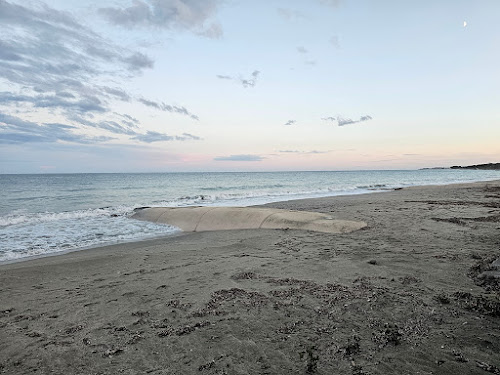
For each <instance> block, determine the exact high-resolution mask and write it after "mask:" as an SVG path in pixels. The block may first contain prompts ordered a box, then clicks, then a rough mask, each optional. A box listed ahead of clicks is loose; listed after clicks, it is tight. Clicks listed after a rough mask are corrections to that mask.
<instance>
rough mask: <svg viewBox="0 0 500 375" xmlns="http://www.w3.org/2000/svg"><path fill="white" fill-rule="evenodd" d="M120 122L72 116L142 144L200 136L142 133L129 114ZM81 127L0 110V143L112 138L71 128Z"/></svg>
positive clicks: (92, 141) (198, 138) (73, 119)
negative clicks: (14, 114)
mask: <svg viewBox="0 0 500 375" xmlns="http://www.w3.org/2000/svg"><path fill="white" fill-rule="evenodd" d="M120 116H121V117H122V118H125V119H124V120H122V122H121V123H118V122H116V121H109V120H108V121H100V122H93V121H90V120H87V119H85V118H83V117H79V116H78V115H74V116H73V118H72V121H73V122H74V123H77V124H80V125H83V126H84V127H86V128H96V129H101V130H106V131H108V132H110V133H114V134H118V135H123V134H125V135H129V136H130V139H132V140H136V141H139V142H144V143H152V142H161V141H197V140H200V139H201V138H200V137H197V136H195V135H192V134H189V133H183V134H181V135H174V136H170V135H167V134H163V133H158V132H153V131H147V132H146V134H142V133H140V132H138V131H136V129H137V125H136V124H135V122H136V121H137V120H136V119H134V118H133V117H131V116H128V115H120ZM78 130H81V128H79V127H77V126H73V125H66V124H59V123H41V124H39V123H35V122H32V121H26V120H23V119H21V118H19V117H16V116H11V115H6V114H2V113H0V143H3V144H20V143H54V142H67V143H78V144H91V143H102V142H107V141H110V140H113V139H116V138H114V137H108V136H88V135H85V134H81V133H76V132H75V131H78Z"/></svg>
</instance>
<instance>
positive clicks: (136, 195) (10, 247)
mask: <svg viewBox="0 0 500 375" xmlns="http://www.w3.org/2000/svg"><path fill="white" fill-rule="evenodd" d="M495 179H500V172H499V171H486V170H459V169H427V170H401V171H395V170H386V171H382V170H381V171H331V172H325V171H321V172H245V173H244V172H234V173H231V172H224V173H216V172H213V173H121V174H118V173H117V174H114V173H103V174H30V175H28V174H26V175H23V174H15V175H7V174H3V175H2V174H0V262H10V261H17V260H23V259H28V258H30V257H40V256H47V255H55V254H59V253H62V252H68V251H75V250H81V249H86V248H93V247H100V246H104V245H109V244H115V243H123V242H131V241H138V240H144V239H150V238H155V237H162V236H168V235H173V234H176V233H179V231H180V230H179V229H178V228H175V227H172V226H168V225H158V224H153V223H148V222H143V221H138V220H134V219H131V218H130V216H131V215H132V214H133V212H134V209H136V208H138V207H184V206H250V205H258V204H264V203H270V202H276V201H285V200H292V199H301V198H313V197H326V196H336V195H350V194H365V193H376V192H382V191H386V190H391V189H394V188H400V187H403V188H404V187H407V186H416V185H442V184H450V183H459V182H473V181H488V180H495Z"/></svg>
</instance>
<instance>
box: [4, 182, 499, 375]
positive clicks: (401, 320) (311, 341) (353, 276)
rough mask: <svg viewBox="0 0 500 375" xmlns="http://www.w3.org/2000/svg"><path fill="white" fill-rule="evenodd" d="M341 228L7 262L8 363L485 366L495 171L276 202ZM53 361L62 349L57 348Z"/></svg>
mask: <svg viewBox="0 0 500 375" xmlns="http://www.w3.org/2000/svg"><path fill="white" fill-rule="evenodd" d="M263 206H264V207H274V208H284V209H295V210H307V211H317V212H323V213H329V214H331V215H333V216H334V217H336V218H338V219H345V220H363V221H366V222H367V223H368V228H367V229H363V230H360V231H357V232H352V233H349V234H344V235H330V234H324V233H313V232H305V231H294V230H238V231H225V232H222V231H221V232H203V233H182V234H178V235H173V236H167V237H162V238H158V239H153V240H145V241H140V242H128V243H122V244H117V245H109V246H104V247H99V248H92V249H86V250H78V251H73V252H69V253H66V254H58V255H56V256H50V257H41V258H37V259H29V260H23V261H19V262H15V263H8V264H5V263H4V264H0V285H1V287H0V300H1V301H2V309H1V310H2V311H0V337H1V338H0V373H1V372H2V371H3V372H5V373H13V374H14V373H19V374H21V373H27V372H31V371H32V370H33V369H34V368H38V369H39V371H40V373H50V372H51V371H54V372H56V373H65V374H78V373H90V372H91V373H110V374H112V373H118V372H120V371H121V370H123V371H126V370H127V369H133V372H135V373H152V374H164V373H165V374H166V373H207V374H208V373H224V372H223V371H226V373H228V374H232V373H234V374H238V373H252V374H258V373H270V374H271V373H272V374H279V373H290V372H292V373H304V372H305V371H309V373H318V374H322V373H332V371H334V372H337V373H342V374H343V373H345V374H351V373H358V374H379V373H380V374H388V373H394V374H396V373H398V374H399V373H415V372H418V371H420V373H431V372H434V373H436V372H438V373H442V374H447V373H449V374H452V373H453V374H455V373H457V372H458V373H471V374H474V373H477V374H481V373H485V370H484V368H485V367H484V366H486V365H488V366H495V365H496V366H499V365H498V364H499V363H500V355H499V354H498V353H499V352H500V344H499V343H500V336H499V335H498V332H499V328H500V321H499V316H500V308H499V305H500V300H499V294H498V289H495V285H493V286H492V285H490V284H487V283H486V284H485V282H484V280H482V279H480V278H478V276H479V274H480V271H481V272H482V271H483V270H484V269H485V268H486V267H487V266H488V264H490V263H491V262H492V261H493V260H494V259H496V258H498V257H499V256H500V254H499V249H498V233H499V229H500V219H499V218H500V180H495V181H487V182H475V183H466V184H463V183H460V184H452V185H431V186H413V187H406V188H404V189H401V190H395V191H384V192H380V193H379V192H377V194H372V193H368V194H357V195H346V196H334V197H324V198H309V199H303V200H291V201H284V202H275V203H269V204H266V205H263ZM56 359H57V360H56Z"/></svg>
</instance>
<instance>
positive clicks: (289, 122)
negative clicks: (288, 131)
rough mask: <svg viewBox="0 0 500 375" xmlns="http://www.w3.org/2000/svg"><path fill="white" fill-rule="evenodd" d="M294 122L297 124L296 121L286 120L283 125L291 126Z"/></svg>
mask: <svg viewBox="0 0 500 375" xmlns="http://www.w3.org/2000/svg"><path fill="white" fill-rule="evenodd" d="M296 122H297V121H296V120H288V121H287V122H285V125H293V124H295V123H296Z"/></svg>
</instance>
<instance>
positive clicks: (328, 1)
mask: <svg viewBox="0 0 500 375" xmlns="http://www.w3.org/2000/svg"><path fill="white" fill-rule="evenodd" d="M319 2H320V3H321V4H323V5H326V6H330V7H332V8H337V7H338V6H339V5H340V0H319Z"/></svg>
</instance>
